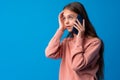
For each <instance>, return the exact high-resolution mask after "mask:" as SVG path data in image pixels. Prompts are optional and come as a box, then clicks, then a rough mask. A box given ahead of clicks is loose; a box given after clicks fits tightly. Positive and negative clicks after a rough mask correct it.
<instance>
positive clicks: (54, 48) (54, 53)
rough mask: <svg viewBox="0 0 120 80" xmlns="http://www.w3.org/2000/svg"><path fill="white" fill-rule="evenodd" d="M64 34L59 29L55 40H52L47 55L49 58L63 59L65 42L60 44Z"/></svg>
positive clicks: (54, 37)
mask: <svg viewBox="0 0 120 80" xmlns="http://www.w3.org/2000/svg"><path fill="white" fill-rule="evenodd" d="M62 34H63V31H62V30H60V29H58V30H57V32H56V33H55V35H54V36H53V38H52V39H51V40H50V42H49V44H48V46H47V48H46V50H45V53H46V56H47V57H49V58H54V59H57V58H61V57H62V52H63V42H64V41H63V42H62V43H60V38H61V36H62Z"/></svg>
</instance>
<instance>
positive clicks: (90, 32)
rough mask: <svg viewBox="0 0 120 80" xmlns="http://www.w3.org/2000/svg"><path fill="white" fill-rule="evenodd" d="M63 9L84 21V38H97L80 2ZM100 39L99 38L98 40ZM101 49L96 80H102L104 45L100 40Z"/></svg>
mask: <svg viewBox="0 0 120 80" xmlns="http://www.w3.org/2000/svg"><path fill="white" fill-rule="evenodd" d="M64 9H69V10H70V11H73V12H75V13H77V14H78V15H81V16H82V18H83V19H85V33H84V35H85V36H86V37H88V36H91V37H97V38H99V37H98V35H97V33H96V31H95V29H94V27H93V25H92V24H91V22H90V20H89V18H88V15H87V12H86V10H85V8H84V6H83V5H82V4H81V3H80V2H72V3H70V4H68V5H66V6H65V7H64V8H63V10H64ZM72 34H73V33H72V32H70V33H69V34H68V36H67V37H70V36H71V35H72ZM99 39H100V38H99ZM101 43H102V44H101V48H100V52H99V54H100V58H99V60H98V61H97V64H99V70H98V72H97V73H96V75H97V78H98V80H104V59H103V52H104V43H103V41H102V40H101Z"/></svg>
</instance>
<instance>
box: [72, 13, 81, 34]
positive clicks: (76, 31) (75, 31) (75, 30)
mask: <svg viewBox="0 0 120 80" xmlns="http://www.w3.org/2000/svg"><path fill="white" fill-rule="evenodd" d="M77 19H78V20H79V22H80V23H81V24H82V23H83V18H82V16H81V15H78V16H77ZM72 32H73V33H75V34H78V30H77V29H76V28H75V27H74V26H73V30H72Z"/></svg>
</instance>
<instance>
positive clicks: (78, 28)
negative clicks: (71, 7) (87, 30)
mask: <svg viewBox="0 0 120 80" xmlns="http://www.w3.org/2000/svg"><path fill="white" fill-rule="evenodd" d="M74 27H75V28H76V29H77V30H78V31H82V29H81V28H80V27H78V24H74Z"/></svg>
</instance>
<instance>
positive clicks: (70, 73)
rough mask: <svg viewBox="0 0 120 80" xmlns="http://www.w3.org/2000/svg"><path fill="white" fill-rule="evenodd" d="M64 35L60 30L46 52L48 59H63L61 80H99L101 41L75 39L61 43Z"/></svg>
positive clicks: (68, 39)
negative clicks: (97, 73) (98, 61)
mask: <svg viewBox="0 0 120 80" xmlns="http://www.w3.org/2000/svg"><path fill="white" fill-rule="evenodd" d="M62 34H63V32H62V31H61V30H59V29H58V30H57V32H56V34H55V35H54V36H53V38H52V39H51V41H50V42H49V44H48V46H47V48H46V50H45V53H46V56H47V57H49V58H54V59H57V58H61V59H62V60H61V65H60V72H59V80H97V77H96V72H97V71H98V68H99V65H98V64H96V62H97V60H98V58H99V50H100V47H101V41H100V39H98V38H85V39H84V40H83V39H82V38H80V37H74V38H65V39H64V40H63V41H62V42H60V38H61V36H62Z"/></svg>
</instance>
